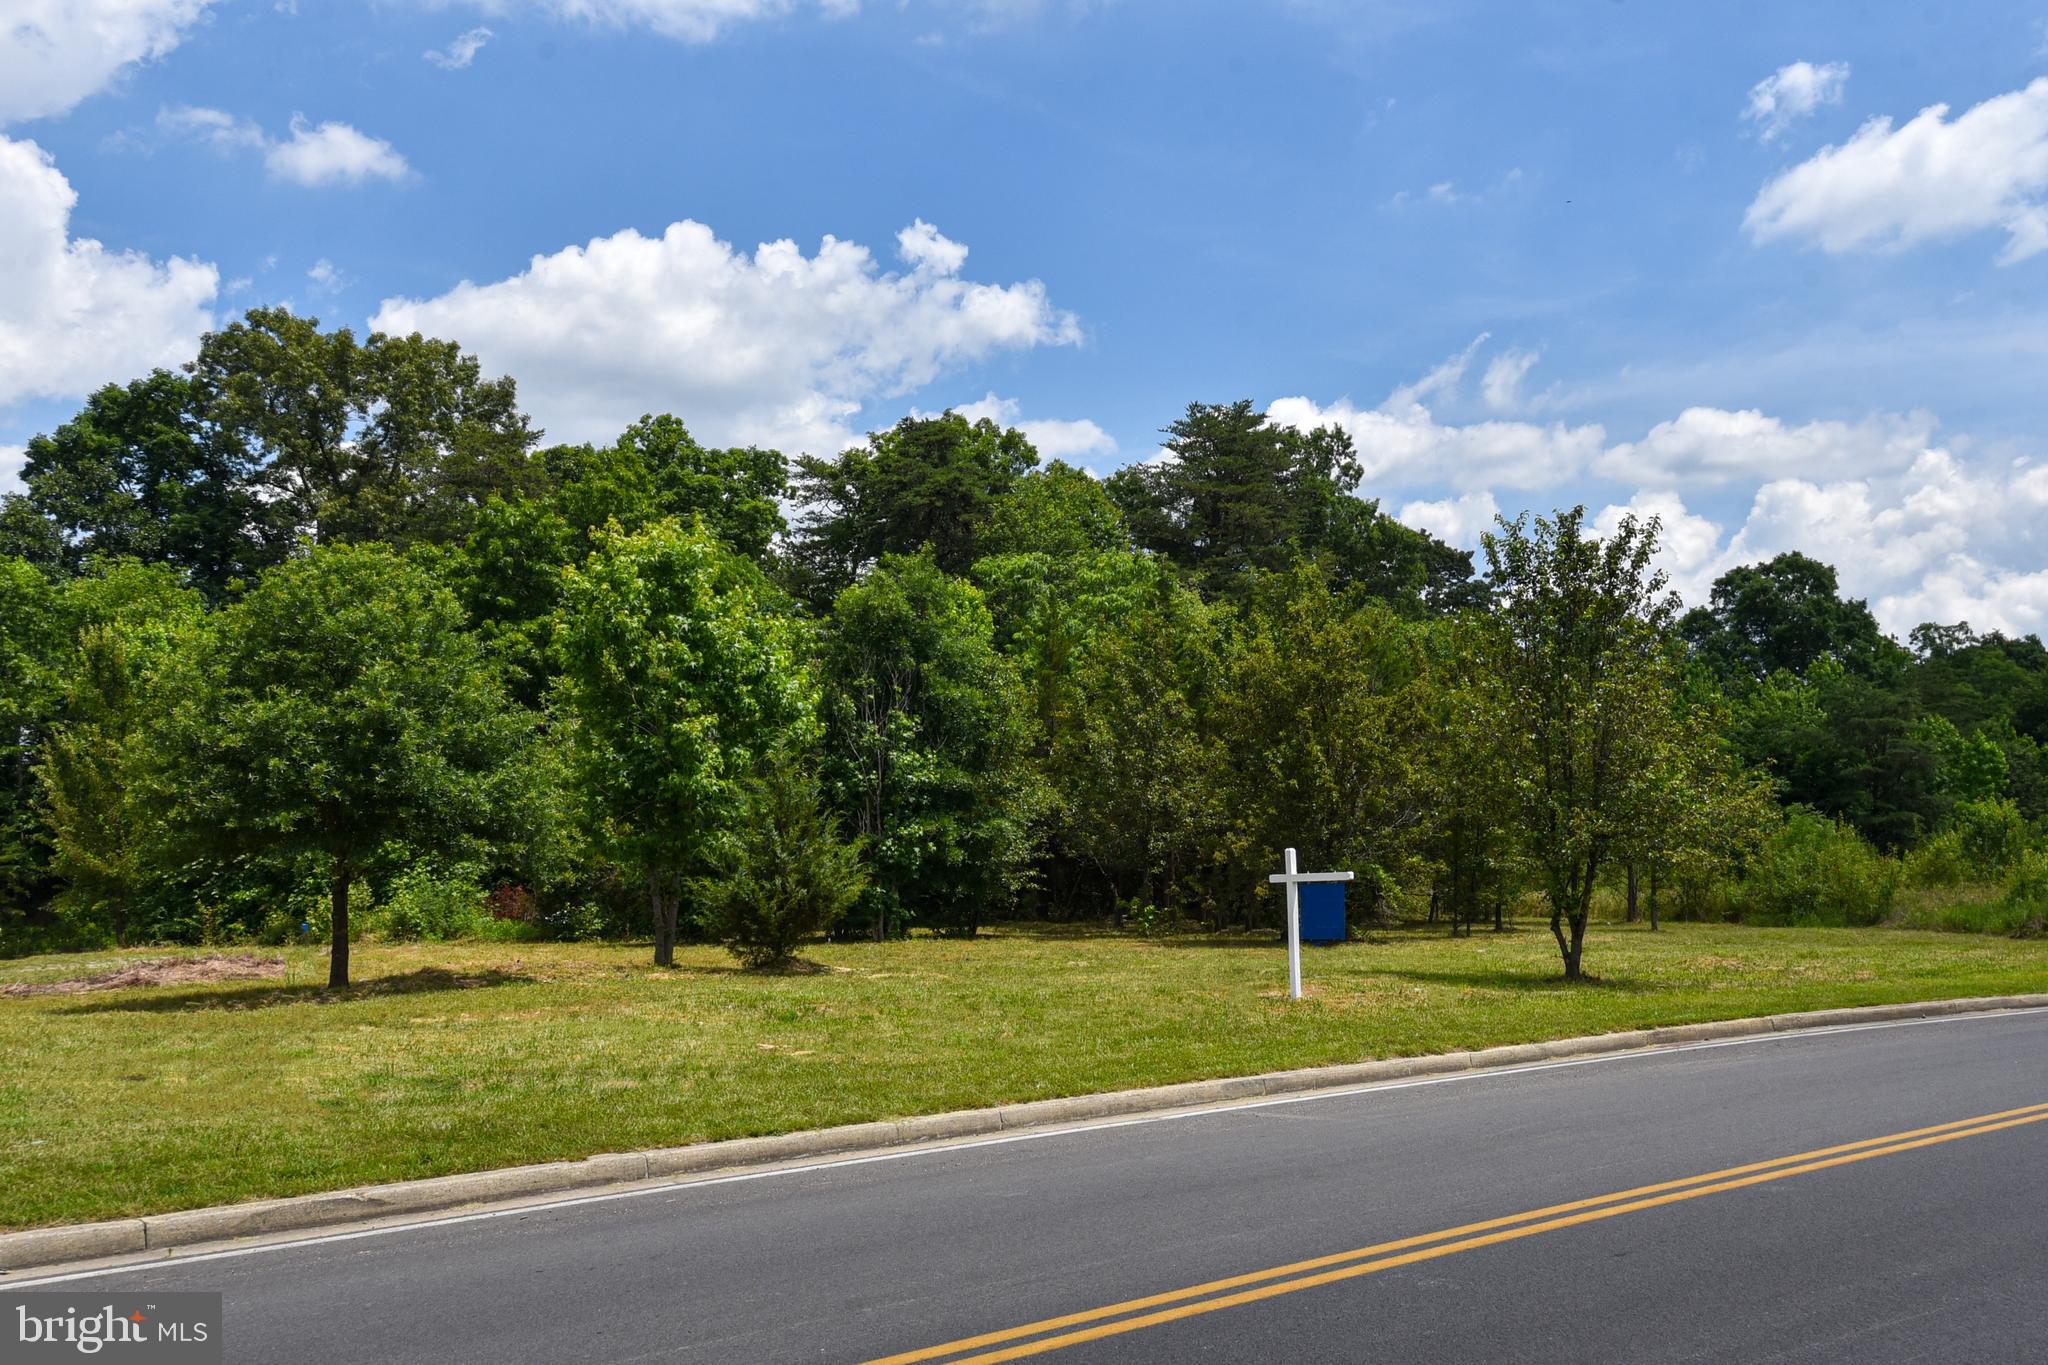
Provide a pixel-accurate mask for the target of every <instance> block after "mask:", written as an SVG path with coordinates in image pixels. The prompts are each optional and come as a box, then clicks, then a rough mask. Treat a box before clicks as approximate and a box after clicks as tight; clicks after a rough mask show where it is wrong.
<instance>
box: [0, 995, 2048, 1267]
mask: <svg viewBox="0 0 2048 1365" xmlns="http://www.w3.org/2000/svg"><path fill="white" fill-rule="evenodd" d="M2033 1014H2048V1006H2034V1007H2032V1008H2029V1009H2012V1010H1985V1011H1982V1012H1978V1013H1971V1014H1939V1015H1933V1016H1930V1017H1928V1018H1925V1019H1885V1020H1879V1021H1877V1022H1875V1023H1869V1024H1829V1025H1825V1026H1823V1027H1820V1028H1810V1029H1794V1030H1792V1031H1790V1032H1787V1033H1755V1034H1749V1035H1746V1036H1744V1037H1741V1038H1713V1039H1708V1040H1706V1041H1703V1042H1697V1043H1663V1044H1654V1045H1652V1046H1649V1047H1641V1048H1629V1049H1626V1050H1622V1051H1617V1052H1602V1053H1597V1054H1595V1055H1593V1056H1591V1057H1566V1058H1561V1059H1559V1060H1557V1061H1554V1062H1525V1063H1522V1064H1519V1065H1515V1066H1502V1067H1481V1068H1479V1069H1477V1070H1472V1071H1453V1072H1450V1073H1448V1074H1446V1075H1442V1076H1418V1077H1416V1078H1415V1079H1413V1080H1398V1081H1373V1082H1369V1083H1367V1084H1364V1085H1355V1086H1345V1087H1342V1088H1339V1089H1330V1090H1311V1091H1305V1092H1303V1093H1302V1094H1298V1095H1275V1096H1272V1097H1270V1098H1265V1099H1246V1100H1217V1101H1215V1102H1213V1103H1210V1104H1206V1105H1202V1106H1200V1107H1198V1108H1186V1109H1173V1110H1168V1111H1166V1112H1163V1113H1158V1114H1133V1115H1130V1116H1129V1117H1126V1118H1107V1119H1089V1120H1084V1121H1082V1122H1080V1123H1073V1124H1065V1125H1062V1126H1060V1127H1056V1128H1055V1127H1047V1128H1032V1129H1028V1130H1026V1131H1023V1132H1018V1133H1006V1134H999V1135H996V1136H992V1137H975V1138H963V1139H960V1140H958V1141H947V1142H942V1143H937V1144H933V1145H929V1146H920V1147H906V1148H901V1149H897V1150H891V1151H886V1152H873V1153H870V1154H868V1155H865V1156H842V1157H826V1158H823V1159H821V1160H818V1161H807V1162H804V1163H802V1164H800V1165H791V1166H772V1167H769V1168H767V1169H765V1170H758V1171H736V1172H734V1173H733V1174H731V1175H714V1176H705V1177H702V1178H699V1179H693V1178H690V1177H688V1176H684V1177H681V1178H678V1179H675V1180H670V1181H665V1182H663V1183H661V1184H654V1185H646V1184H642V1185H636V1186H634V1188H632V1189H629V1190H610V1191H607V1192H605V1193H602V1194H584V1195H573V1196H571V1197H569V1198H566V1199H547V1200H543V1201H541V1202H536V1203H530V1204H518V1205H514V1206H511V1207H508V1208H496V1209H480V1210H478V1211H477V1212H475V1213H457V1214H449V1215H447V1216H446V1217H428V1218H421V1219H417V1220H414V1221H409V1222H402V1223H388V1224H385V1225H383V1226H380V1227H373V1228H357V1229H355V1230H353V1231H349V1232H330V1233H321V1234H317V1235H314V1236H311V1237H287V1238H285V1239H283V1240H279V1241H275V1242H263V1243H260V1244H258V1245H255V1246H244V1247H228V1248H226V1249H224V1250H221V1251H201V1252H194V1253H193V1254H191V1255H189V1256H181V1255H178V1254H177V1253H176V1251H175V1250H171V1251H169V1252H168V1254H166V1255H164V1256H161V1257H158V1258H153V1259H150V1260H145V1261H134V1262H129V1263H126V1264H119V1265H108V1266H102V1267H101V1268H99V1269H97V1270H80V1271H73V1272H71V1273H69V1274H63V1275H47V1276H42V1277H39V1278H33V1279H25V1280H13V1279H10V1278H8V1277H7V1276H6V1274H5V1272H4V1271H0V1293H5V1292H8V1291H11V1290H15V1289H30V1288H33V1287H35V1286H36V1285H44V1284H63V1283H65V1282H67V1281H71V1280H96V1279H102V1278H106V1277H110V1276H115V1275H133V1274H137V1273H141V1272H146V1271H151V1270H167V1269H175V1268H177V1267H179V1266H186V1265H196V1264H197V1263H199V1262H201V1261H219V1260H226V1259H228V1258H229V1257H237V1256H255V1255H260V1254H262V1253H264V1252H269V1251H293V1250H297V1249H299V1248H301V1247H309V1246H320V1245H324V1244H326V1243H329V1242H352V1241H356V1240H358V1239H360V1238H364V1237H382V1236H385V1235H388V1234H390V1233H397V1232H417V1231H420V1230H422V1229H426V1228H445V1227H452V1226H454V1225H455V1224H458V1223H477V1222H482V1221H484V1220H486V1219H492V1218H513V1217H517V1216H518V1215H520V1214H528V1213H551V1212H553V1211H555V1210H557V1209H569V1208H577V1207H580V1206H582V1205H586V1204H607V1203H610V1202H612V1201H613V1200H617V1199H637V1198H640V1197H642V1196H644V1195H650V1194H677V1193H681V1192H684V1191H688V1190H693V1189H699V1188H702V1187H704V1186H707V1185H736V1184H740V1183H742V1182H744V1181H750V1180H771V1179H774V1178H775V1177H777V1176H785V1175H804V1174H808V1173H810V1172H812V1171H827V1170H834V1169H837V1168H838V1167H841V1166H867V1165H873V1164H875V1163H878V1162H884V1161H906V1160H910V1159H912V1158H916V1157H927V1156H938V1155H942V1154H944V1153H948V1152H959V1151H966V1150H969V1149H971V1148H976V1147H1003V1146H1007V1145H1009V1144H1010V1143H1013V1142H1036V1141H1039V1140H1041V1139H1044V1138H1057V1137H1071V1136H1073V1135H1075V1134H1077V1133H1092V1132H1097V1131H1101V1130H1107V1129H1111V1128H1135V1127H1138V1126H1140V1125H1142V1124H1148V1123H1168V1122H1172V1121H1173V1120H1176V1119H1191V1118H1207V1117H1209V1116H1211V1115H1214V1114H1229V1113H1235V1112H1238V1111H1240V1110H1246V1109H1275V1108H1278V1107H1280V1106H1281V1105H1287V1104H1313V1103H1316V1102H1318V1101H1321V1100H1342V1099H1351V1098H1355V1097H1356V1096H1359V1095H1370V1094H1374V1093H1377V1092H1380V1091H1387V1090H1416V1089H1420V1088H1421V1087H1423V1086H1431V1085H1448V1084H1450V1083H1451V1082H1454V1081H1481V1080H1491V1079H1494V1078H1496V1077H1500V1076H1522V1075H1527V1074H1529V1073H1532V1072H1538V1071H1562V1070H1564V1069H1566V1068H1567V1067H1575V1066H1592V1065H1594V1064H1596V1063H1599V1062H1621V1061H1631V1060H1641V1059H1643V1058H1649V1057H1663V1056H1669V1055H1670V1054H1672V1053H1676V1052H1705V1051H1708V1050H1710V1049H1712V1048H1722V1047H1743V1046H1746V1045H1748V1044H1750V1043H1767V1042H1789V1041H1792V1040H1795V1039H1802V1038H1824V1037H1829V1036H1832V1035H1834V1034H1840V1033H1868V1032H1871V1031H1873V1030H1876V1029H1893V1028H1913V1027H1916V1026H1918V1025H1921V1024H1953V1023H1959V1022H1983V1021H1985V1020H1992V1019H2017V1018H2022V1017H2025V1016H2027V1015H2033Z"/></svg>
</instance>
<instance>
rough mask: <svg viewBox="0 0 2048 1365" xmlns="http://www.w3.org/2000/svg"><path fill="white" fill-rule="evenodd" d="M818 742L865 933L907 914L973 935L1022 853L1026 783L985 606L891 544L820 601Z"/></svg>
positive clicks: (1011, 684)
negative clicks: (822, 730) (864, 870)
mask: <svg viewBox="0 0 2048 1365" xmlns="http://www.w3.org/2000/svg"><path fill="white" fill-rule="evenodd" d="M822 649H823V659H824V674H825V686H826V719H827V735H828V743H827V752H828V754H829V759H830V771H831V784H832V788H833V791H834V794H835V796H836V799H837V801H838V803H839V806H840V808H841V809H842V810H845V811H847V812H849V813H850V814H851V816H852V820H853V827H854V829H855V830H856V831H857V832H858V833H859V834H860V835H861V836H862V837H863V838H864V839H865V840H866V843H867V853H868V865H869V867H870V869H871V871H872V883H871V885H870V886H869V888H868V891H867V893H866V895H865V896H863V898H862V900H861V905H860V909H861V911H862V914H863V915H864V918H865V921H866V923H867V925H868V926H869V927H870V928H871V929H872V931H873V933H874V935H875V937H876V939H877V940H880V939H882V938H884V937H886V936H887V935H888V934H889V933H890V932H892V930H894V929H901V928H905V927H907V926H908V925H909V924H910V923H912V922H913V921H915V922H919V923H925V924H931V925H934V926H936V927H939V928H941V929H946V930H964V931H966V932H968V933H972V932H974V930H975V928H976V926H977V925H978V923H979V921H980V918H981V916H982V915H983V914H984V913H985V912H986V911H987V910H989V909H990V908H992V907H996V906H999V905H1002V904H1004V903H1006V901H1007V899H1008V897H1009V895H1010V893H1011V891H1012V889H1013V888H1014V885H1015V882H1016V880H1017V876H1018V873H1019V872H1020V870H1021V869H1022V867H1023V865H1024V862H1025V859H1026V858H1027V857H1028V856H1029V853H1030V848H1029V844H1030V839H1029V831H1030V827H1031V818H1032V815H1033V812H1034V809H1035V806H1036V802H1037V795H1038V789H1037V784H1036V780H1035V777H1034V775H1033V773H1032V771H1031V768H1030V765H1029V764H1028V762H1027V761H1026V757H1025V755H1026V749H1027V745H1028V743H1029V740H1030V727H1029V724H1028V721H1027V713H1026V711H1025V708H1024V704H1023V698H1022V696H1021V693H1020V689H1019V687H1018V685H1017V679H1016V676H1015V674H1014V673H1013V672H1012V670H1011V668H1010V665H1009V663H1008V662H1007V661H1006V660H1005V659H1004V658H1003V657H1002V655H1000V654H999V653H997V651H996V648H995V642H994V624H993V622H992V621H991V619H990V617H989V612H988V607H987V606H986V604H985V603H984V602H983V600H982V596H981V594H980V593H979V592H977V591H976V590H975V588H974V587H973V585H972V584H969V583H966V582H963V581H962V580H960V579H957V578H954V577H953V576H951V575H950V574H947V573H946V572H944V571H943V570H941V569H940V568H939V566H938V564H937V562H936V560H935V558H934V557H933V556H932V555H931V554H929V553H924V554H917V555H891V556H888V557H886V558H884V559H883V560H882V561H881V562H880V563H879V564H877V565H876V566H875V567H874V568H873V569H872V570H871V571H870V572H869V573H868V574H867V575H866V576H865V577H863V578H862V579H861V581H860V582H858V583H856V584H854V585H853V586H852V587H850V588H848V589H846V591H844V592H842V593H841V594H840V595H839V599H838V601H837V602H836V603H834V605H833V608H832V616H831V619H830V621H829V622H827V624H826V628H825V632H824V640H823V647H822Z"/></svg>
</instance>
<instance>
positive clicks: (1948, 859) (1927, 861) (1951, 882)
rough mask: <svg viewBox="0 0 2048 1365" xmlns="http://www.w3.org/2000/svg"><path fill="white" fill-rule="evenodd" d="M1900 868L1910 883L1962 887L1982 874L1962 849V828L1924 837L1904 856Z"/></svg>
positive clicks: (1983, 875)
mask: <svg viewBox="0 0 2048 1365" xmlns="http://www.w3.org/2000/svg"><path fill="white" fill-rule="evenodd" d="M1903 870H1904V874H1905V878H1906V883H1907V885H1909V886H1961V885H1962V884H1963V883H1965V882H1973V881H1981V880H1983V879H1984V877H1985V873H1984V871H1983V870H1982V869H1979V868H1977V867H1976V866H1974V865H1973V864H1972V862H1971V859H1970V855H1969V853H1968V852H1966V851H1965V850H1964V848H1963V835H1962V831H1960V830H1955V829H1945V830H1943V831H1942V832H1941V833H1939V834H1936V835H1934V836H1933V837H1931V838H1929V839H1926V840H1923V841H1922V842H1921V844H1920V846H1919V847H1918V848H1916V849H1914V850H1913V851H1912V852H1910V853H1908V854H1907V855H1906V857H1905V862H1904V865H1903Z"/></svg>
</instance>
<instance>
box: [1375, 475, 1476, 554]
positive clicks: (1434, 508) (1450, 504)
mask: <svg viewBox="0 0 2048 1365" xmlns="http://www.w3.org/2000/svg"><path fill="white" fill-rule="evenodd" d="M1499 515H1500V504H1499V503H1497V502H1495V501H1494V500H1493V494H1492V493H1490V492H1488V491H1487V490H1486V489H1484V488H1482V489H1479V490H1478V491H1477V492H1473V493H1464V494H1460V495H1459V496H1458V497H1455V498H1439V499H1436V500H1435V501H1426V500H1418V501H1415V502H1407V503H1403V504H1402V505H1401V509H1400V510H1399V511H1398V512H1396V513H1395V514H1394V520H1396V521H1401V522H1406V523H1407V524H1408V525H1410V526H1413V527H1416V528H1418V529H1420V530H1424V531H1427V532H1429V533H1430V534H1431V535H1433V536H1435V537H1436V538H1437V539H1438V540H1441V541H1443V542H1445V543H1446V544H1449V545H1456V546H1459V547H1461V548H1463V549H1467V550H1470V549H1474V548H1476V547H1477V546H1478V544H1479V537H1480V536H1481V535H1482V534H1483V533H1485V532H1486V531H1488V530H1491V529H1492V527H1493V519H1494V518H1495V517H1497V516H1499Z"/></svg>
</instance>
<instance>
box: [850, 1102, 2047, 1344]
mask: <svg viewBox="0 0 2048 1365" xmlns="http://www.w3.org/2000/svg"><path fill="white" fill-rule="evenodd" d="M2044 1120H2048V1104H2030V1105H2027V1106H2026V1107H2024V1108H2021V1109H2005V1110H2001V1111H1999V1112H1998V1113H1995V1114H1979V1115H1978V1116H1977V1117H1975V1118H1969V1119H1957V1120H1955V1121H1954V1122H1953V1123H1938V1124H1935V1125H1934V1126H1932V1127H1930V1128H1914V1129H1910V1130H1908V1131H1906V1132H1903V1133H1890V1134H1887V1135H1886V1136H1884V1137H1874V1138H1865V1139H1863V1140H1862V1141H1861V1142H1845V1143H1843V1144H1841V1145H1840V1146H1836V1147H1821V1148H1817V1149H1816V1150H1814V1151H1810V1152H1798V1153H1795V1154H1793V1155H1791V1156H1781V1157H1774V1158H1773V1159H1771V1160H1769V1161H1754V1162H1751V1163H1749V1164H1748V1165H1746V1166H1730V1167H1728V1168H1726V1169H1725V1170H1719V1171H1708V1172H1707V1173H1705V1174H1704V1175H1694V1176H1687V1177H1685V1178H1684V1179H1682V1180H1666V1181H1663V1182H1661V1183H1659V1184H1656V1185H1640V1186H1637V1187H1636V1188H1635V1189H1632V1190H1619V1191H1617V1192H1615V1193H1613V1194H1605V1195H1600V1196H1597V1197H1595V1198H1592V1199H1578V1200H1574V1201H1572V1202H1571V1203H1569V1204H1552V1205H1550V1206H1549V1207H1547V1208H1541V1209H1530V1210H1529V1211H1528V1212H1526V1213H1515V1214H1509V1215H1507V1216H1506V1217H1502V1218H1489V1219H1487V1220H1486V1221H1484V1222H1480V1223H1465V1224H1462V1225H1461V1226H1458V1227H1454V1228H1445V1229H1443V1230H1442V1231H1441V1232H1429V1233H1423V1234H1421V1235H1419V1236H1415V1237H1402V1238H1398V1239H1396V1240H1395V1241H1391V1242H1376V1243H1374V1244H1373V1245H1371V1246H1363V1247H1356V1248H1354V1249H1352V1250H1350V1251H1338V1252H1333V1253H1331V1254H1330V1255H1327V1256H1317V1257H1314V1258H1312V1259H1310V1260H1306V1261H1292V1262H1290V1263H1288V1264H1286V1265H1276V1266H1273V1267H1270V1268H1269V1269H1266V1270H1253V1271H1249V1272H1247V1273H1245V1274H1242V1275H1232V1276H1230V1277H1228V1278H1227V1279H1221V1280H1210V1281H1208V1282H1207V1283H1206V1284H1196V1285H1189V1286H1188V1287H1187V1288H1185V1289H1173V1290H1168V1291H1166V1292H1164V1293H1160V1294H1149V1295H1147V1296H1145V1297H1144V1298H1139V1299H1125V1300H1124V1301H1123V1302H1122V1303H1112V1304H1105V1305H1104V1306H1102V1307H1100V1308H1090V1309H1087V1310H1085V1311H1083V1312H1078V1313H1068V1314H1065V1315H1063V1316H1061V1317H1056V1318H1044V1319H1041V1320H1040V1321H1038V1322H1027V1323H1025V1324H1023V1325H1022V1326H1020V1327H1006V1328H1004V1329H1002V1330H1001V1331H997V1332H984V1333H982V1334H981V1335H980V1336H973V1337H962V1338H960V1339H959V1340H958V1341H948V1342H944V1343H942V1344H940V1345H937V1346H927V1347H925V1348H923V1349H922V1350H916V1351H905V1352H903V1353H902V1354H900V1355H893V1356H882V1357H880V1358H878V1359H875V1360H871V1361H868V1362H867V1365H916V1362H920V1361H936V1360H944V1361H946V1362H947V1365H995V1362H997V1361H1004V1360H1019V1359H1022V1358H1023V1357H1025V1356H1034V1355H1042V1354H1044V1353H1045V1352H1048V1351H1057V1350H1060V1349H1062V1348H1064V1347H1068V1346H1077V1345H1079V1344H1081V1343H1082V1342H1085V1341H1098V1340H1100V1339H1101V1338H1103V1337H1112V1336H1119V1335H1121V1334H1123V1333H1125V1332H1136V1331H1140V1330H1142V1329H1144V1328H1147V1327H1157V1326H1159V1325H1160V1324H1162V1323H1168V1322H1178V1321H1180V1320H1182V1319H1184V1318H1191V1317H1195V1316H1198V1315H1200V1314H1202V1313H1214V1312H1217V1311H1219V1310H1221V1309H1225V1308H1236V1307H1238V1306H1239V1305H1241V1304H1247V1303H1257V1302H1258V1301H1260V1300H1261V1299H1271V1298H1277V1297H1279V1296H1280V1295H1282V1294H1294V1293H1299V1292H1300V1291H1301V1290H1304V1289H1314V1288H1316V1287H1318V1286H1320V1285H1326V1284H1334V1283H1336V1282H1337V1281H1339V1280H1350V1279H1356V1278H1358V1277H1359V1276H1361V1275H1371V1274H1373V1273H1375V1272H1377V1271H1381V1270H1392V1269H1394V1268H1395V1267H1397V1266H1404V1265H1414V1264H1415V1263H1416V1262H1418V1261H1432V1260H1435V1259H1437V1258H1438V1257H1441V1256H1455V1255H1457V1254H1458V1253H1459V1252H1462V1251H1474V1250H1477V1249H1478V1248H1480V1247H1488V1246H1494V1245H1496V1244H1498V1243H1501V1242H1512V1241H1517V1240H1519V1239H1521V1238H1523V1237H1534V1236H1536V1235H1537V1234H1538V1233H1544V1232H1555V1231H1557V1230H1558V1229H1560V1228H1569V1227H1576V1226H1578V1225H1579V1224H1581V1223H1594V1222H1598V1221H1600V1220H1601V1219H1603V1218H1617V1217H1620V1216H1621V1215H1622V1214H1624V1213H1636V1212H1639V1211H1641V1210H1643V1209H1654V1208H1658V1207H1661V1206H1663V1205H1665V1204H1676V1203H1679V1202H1681V1201H1683V1200H1687V1199H1699V1198H1703V1197H1705V1196H1706V1195H1710V1194H1723V1193H1726V1192H1727V1191H1729V1190H1740V1189H1746V1188H1748V1187H1749V1186H1751V1185H1763V1184H1767V1183H1769V1182H1770V1181H1773V1180H1786V1179H1789V1178H1791V1177H1792V1176H1795V1175H1807V1174H1809V1173H1811V1172H1814V1171H1824V1170H1828V1169H1830V1168H1831V1167H1835V1166H1847V1165H1850V1164H1852V1163H1854V1162H1858V1161H1870V1160H1872V1159H1874V1158H1876V1157H1881V1156H1894V1155H1896V1154H1898V1153H1900V1152H1910V1151H1915V1150H1917V1149H1919V1148H1922V1147H1933V1146H1936V1145H1937V1144H1940V1143H1944V1142H1954V1141H1956V1140H1958V1139H1960V1138H1967V1137H1977V1136H1979V1135H1981V1134H1984V1133H1996V1132H1999V1131H2000V1130H2002V1129H2006V1128H2017V1127H2020V1126H2022V1125H2024V1124H2029V1123H2040V1122H2043V1121H2044ZM988 1347H994V1348H996V1349H993V1350H989V1349H985V1348H988ZM968 1353H972V1354H968Z"/></svg>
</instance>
